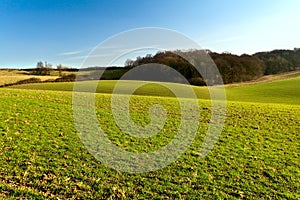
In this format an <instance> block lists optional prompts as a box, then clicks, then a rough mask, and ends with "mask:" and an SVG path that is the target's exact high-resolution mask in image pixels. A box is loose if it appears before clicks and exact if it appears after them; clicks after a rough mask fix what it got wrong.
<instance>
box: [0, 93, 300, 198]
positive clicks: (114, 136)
mask: <svg viewBox="0 0 300 200" xmlns="http://www.w3.org/2000/svg"><path fill="white" fill-rule="evenodd" d="M71 98H72V97H71V93H70V92H63V91H41V90H19V89H5V88H2V89H0V102H1V104H0V133H1V135H0V154H1V160H0V197H3V198H8V197H9V198H26V199H56V198H60V199H69V198H74V199H75V198H76V199H107V198H111V199H122V198H123V199H125V198H136V199H138V198H145V199H149V198H151V199H153V198H154V199H163V198H172V199H175V198H176V199H177V198H182V199H185V198H189V199H199V198H216V199H224V198H229V199H238V198H249V199H258V198H264V199H280V198H281V199H299V198H300V195H299V192H298V191H299V188H300V183H299V179H300V171H299V164H300V160H299V151H298V150H299V149H298V148H299V142H300V141H299V132H300V126H299V118H300V117H299V108H300V107H299V105H283V104H264V103H240V102H229V103H228V111H227V119H226V124H225V127H224V130H223V132H222V135H221V138H220V139H219V141H218V143H217V145H216V146H215V148H214V149H213V150H212V151H211V152H210V154H209V155H208V156H207V157H205V158H203V159H200V158H199V149H200V147H201V144H202V140H203V137H204V134H205V131H206V130H207V127H208V123H209V121H210V109H211V108H210V102H209V101H207V100H199V106H200V109H201V116H200V118H199V121H200V127H199V130H198V132H197V136H196V138H195V141H194V142H193V144H192V146H191V147H190V148H189V149H188V150H187V152H186V153H185V154H184V155H182V157H181V158H180V159H178V160H177V161H176V162H175V163H173V164H171V165H169V166H167V167H166V168H163V169H160V170H158V171H155V172H149V173H142V174H132V173H124V172H120V171H116V170H113V169H110V168H108V167H107V166H105V165H103V164H101V162H99V161H97V160H96V159H95V158H93V156H92V155H91V154H89V153H88V151H87V149H86V148H85V147H84V146H83V144H82V143H81V141H80V139H79V137H78V135H77V134H76V130H75V127H74V123H73V118H72V99H71ZM110 98H111V96H110V95H107V94H106V95H105V94H97V95H96V107H97V117H98V119H99V122H101V123H100V126H101V127H102V129H104V130H105V133H106V134H107V137H109V139H111V141H112V142H113V143H115V144H117V145H118V146H119V147H120V148H123V149H125V150H127V151H134V152H148V151H151V150H155V149H158V148H160V147H162V146H164V145H165V144H167V143H168V142H169V141H170V140H171V139H172V137H173V136H174V134H175V131H176V128H177V127H178V123H179V115H178V112H179V110H178V102H177V100H176V99H175V98H161V97H147V96H132V97H131V102H132V106H131V107H130V109H131V115H132V117H133V120H134V121H135V122H136V123H138V124H145V123H146V124H147V123H148V122H149V116H148V114H147V111H148V108H149V107H150V106H151V105H153V104H156V103H160V104H162V105H164V106H165V108H166V110H167V111H168V119H167V121H166V124H165V127H164V129H163V131H162V132H160V133H159V134H158V135H156V136H155V137H151V138H146V139H137V138H133V137H130V136H129V135H126V134H124V133H123V132H121V131H120V130H119V129H118V127H117V125H116V124H115V122H114V119H113V118H112V113H111V107H110Z"/></svg>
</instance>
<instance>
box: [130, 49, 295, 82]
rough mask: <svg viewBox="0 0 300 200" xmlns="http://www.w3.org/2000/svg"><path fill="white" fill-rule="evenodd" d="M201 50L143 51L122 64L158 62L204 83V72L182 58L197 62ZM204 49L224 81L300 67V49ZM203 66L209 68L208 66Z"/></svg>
mask: <svg viewBox="0 0 300 200" xmlns="http://www.w3.org/2000/svg"><path fill="white" fill-rule="evenodd" d="M203 51H204V50H190V51H180V50H177V51H164V52H158V53H156V54H155V55H153V56H152V55H150V54H148V55H146V56H145V57H137V58H136V59H135V60H130V59H128V60H126V62H125V68H134V67H137V66H140V65H144V64H149V63H158V64H163V65H167V66H169V67H171V68H173V69H175V70H177V71H178V72H179V73H180V74H182V75H183V76H184V77H185V78H186V79H187V80H188V81H189V82H190V84H193V85H205V83H207V81H209V80H204V78H203V76H201V75H200V74H199V72H198V71H197V70H196V69H195V68H194V67H193V65H192V63H189V62H188V61H187V60H186V59H185V58H192V59H189V60H193V61H195V62H197V59H195V58H196V57H197V55H200V56H198V58H199V61H201V59H202V58H204V59H205V57H201V54H203ZM206 52H207V53H208V54H209V55H210V57H211V58H212V60H213V61H214V63H215V64H216V66H217V68H218V70H219V72H220V74H221V76H222V79H223V82H224V83H225V84H228V83H234V82H243V81H250V80H255V79H257V78H259V77H262V76H263V75H269V74H278V73H283V72H289V71H293V70H298V69H300V49H299V48H295V49H294V50H274V51H270V52H259V53H255V54H253V55H247V54H243V55H240V56H238V55H234V54H230V53H221V54H220V53H215V52H211V51H209V50H206ZM203 68H204V72H201V73H205V71H209V66H208V67H206V68H207V69H206V68H205V66H204V67H203ZM174 79H176V80H177V81H176V80H174V82H180V81H178V77H174Z"/></svg>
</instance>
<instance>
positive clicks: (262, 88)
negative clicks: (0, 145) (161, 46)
mask: <svg viewBox="0 0 300 200" xmlns="http://www.w3.org/2000/svg"><path fill="white" fill-rule="evenodd" d="M116 82H117V81H106V80H103V81H100V82H99V86H98V88H97V90H96V92H97V93H109V94H110V93H112V91H113V88H114V86H115V84H116ZM119 82H120V84H122V88H123V89H122V91H121V93H122V94H127V93H128V89H130V88H132V87H134V86H135V85H136V82H135V81H119ZM73 84H74V83H46V84H28V85H18V86H13V87H12V88H19V89H33V90H57V91H72V90H73V86H74V85H73ZM77 84H79V85H80V87H82V88H86V91H89V90H90V88H91V85H93V82H91V81H88V82H79V83H77ZM164 84H166V85H173V86H174V85H175V86H176V87H177V88H182V89H181V90H182V91H184V90H185V88H186V87H188V86H185V85H182V84H173V83H164ZM225 88H226V93H227V100H229V101H242V102H261V103H283V104H295V105H300V76H299V77H295V78H288V79H284V80H275V81H271V82H263V83H256V84H248V85H245V84H241V85H228V86H225ZM193 89H194V91H195V93H196V95H197V96H198V98H201V99H209V98H210V97H209V93H208V90H207V88H206V87H196V86H193ZM214 90H218V88H217V87H215V88H214ZM135 94H136V95H146V96H149V95H150V96H167V97H172V96H174V94H173V93H172V92H170V90H168V89H166V88H165V87H162V86H160V85H159V84H155V83H151V82H149V84H147V85H145V86H143V87H142V88H139V89H138V90H137V91H136V92H135Z"/></svg>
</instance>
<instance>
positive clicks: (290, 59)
mask: <svg viewBox="0 0 300 200" xmlns="http://www.w3.org/2000/svg"><path fill="white" fill-rule="evenodd" d="M253 56H255V57H258V58H259V59H261V60H262V61H263V62H264V64H265V75H268V74H278V73H282V72H289V71H294V70H297V69H300V48H295V49H294V50H274V51H270V52H259V53H256V54H254V55H253Z"/></svg>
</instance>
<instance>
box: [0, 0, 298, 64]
mask: <svg viewBox="0 0 300 200" xmlns="http://www.w3.org/2000/svg"><path fill="white" fill-rule="evenodd" d="M299 10H300V1H297V0H294V1H292V0H265V1H264V0H243V1H241V0H219V1H217V0H211V1H208V0H151V1H150V0H147V1H146V0H123V1H122V0H107V1H104V0H65V1H63V0H1V1H0V68H7V67H10V68H12V67H14V68H21V67H34V66H35V65H36V62H37V61H39V60H42V61H48V62H50V63H52V64H53V65H56V64H59V63H61V64H63V65H69V66H73V67H80V64H81V63H82V61H83V58H84V56H85V55H87V54H88V53H89V51H90V50H91V49H92V48H93V47H95V46H96V45H98V44H99V43H100V42H102V41H103V40H105V39H107V38H108V37H110V36H112V35H115V34H117V33H119V32H122V31H126V30H128V29H133V28H141V27H162V28H168V29H173V30H176V31H179V32H181V33H183V34H185V35H187V36H189V37H190V38H191V39H193V40H194V41H196V42H198V43H199V45H200V46H202V47H203V48H207V49H211V50H213V51H217V52H223V51H229V52H231V53H235V54H242V53H248V54H252V53H254V52H257V51H268V50H272V49H292V48H294V47H300V20H299V19H300V12H299Z"/></svg>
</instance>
